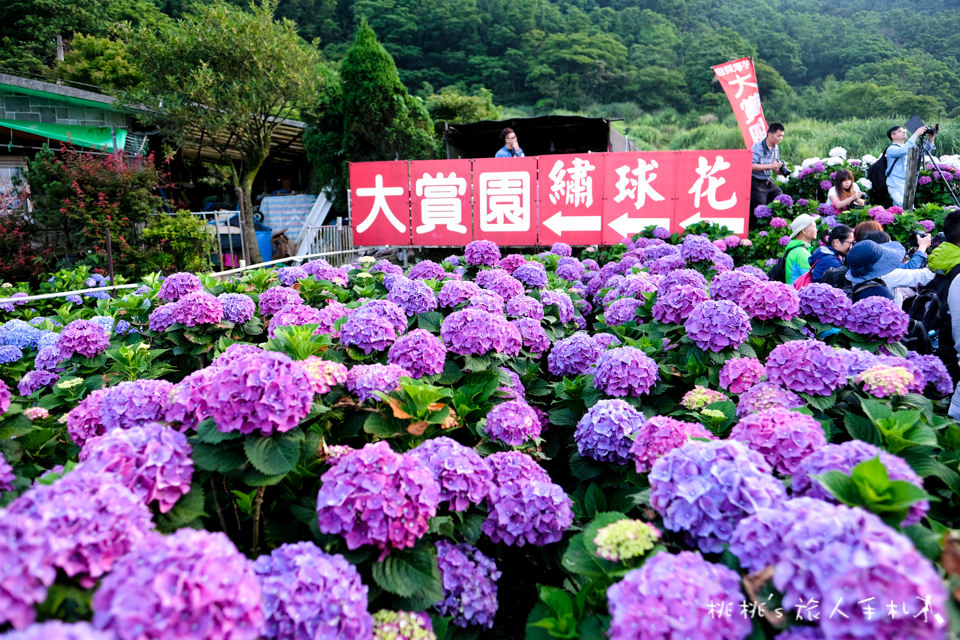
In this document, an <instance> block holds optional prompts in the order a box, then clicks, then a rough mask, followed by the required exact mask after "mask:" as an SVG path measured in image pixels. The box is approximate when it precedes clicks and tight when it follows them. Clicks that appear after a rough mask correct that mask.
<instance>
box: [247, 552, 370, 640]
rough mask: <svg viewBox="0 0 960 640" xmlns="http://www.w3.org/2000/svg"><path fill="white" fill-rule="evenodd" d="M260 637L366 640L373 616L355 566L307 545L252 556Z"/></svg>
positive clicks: (368, 636)
mask: <svg viewBox="0 0 960 640" xmlns="http://www.w3.org/2000/svg"><path fill="white" fill-rule="evenodd" d="M253 571H254V573H255V574H256V576H257V580H258V581H259V583H260V589H261V591H262V592H263V609H264V615H265V616H266V624H265V625H264V628H263V633H264V635H265V636H267V637H269V638H276V639H277V640H299V639H300V638H315V639H318V640H320V639H323V640H327V639H329V640H335V639H336V640H340V639H341V638H342V639H344V640H367V639H368V638H370V634H372V633H373V617H372V616H371V615H370V613H369V612H368V611H367V587H366V585H364V584H363V582H362V580H361V579H360V574H359V573H357V569H356V567H354V566H353V565H352V564H350V563H349V562H347V560H346V559H345V558H344V557H343V556H341V555H339V554H329V553H325V552H324V551H323V550H321V549H320V548H319V547H317V546H316V545H315V544H313V543H312V542H297V543H294V544H285V545H283V546H281V547H279V548H277V549H274V550H273V552H272V553H271V554H270V555H263V556H260V557H259V558H257V560H256V562H254V564H253Z"/></svg>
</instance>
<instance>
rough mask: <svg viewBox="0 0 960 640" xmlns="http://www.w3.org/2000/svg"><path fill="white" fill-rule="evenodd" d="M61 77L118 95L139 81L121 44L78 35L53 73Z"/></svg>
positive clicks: (107, 38) (81, 34)
mask: <svg viewBox="0 0 960 640" xmlns="http://www.w3.org/2000/svg"><path fill="white" fill-rule="evenodd" d="M54 73H56V75H57V76H58V77H61V78H64V79H65V80H70V81H72V82H80V83H83V84H86V85H93V86H96V87H99V88H100V89H102V90H103V91H109V92H115V91H120V90H123V89H125V88H127V87H131V86H133V85H135V84H137V82H139V81H140V76H139V73H138V72H137V68H136V67H135V66H134V65H133V64H132V63H131V61H130V58H129V56H128V55H127V46H126V43H124V42H123V41H122V40H116V39H112V38H109V37H105V36H97V35H92V34H91V35H86V34H83V33H78V34H76V35H74V37H73V39H72V40H71V41H70V49H69V50H68V51H67V52H66V53H65V55H64V58H63V61H62V62H58V63H57V66H56V67H55V69H54Z"/></svg>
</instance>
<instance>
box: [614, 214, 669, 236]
mask: <svg viewBox="0 0 960 640" xmlns="http://www.w3.org/2000/svg"><path fill="white" fill-rule="evenodd" d="M650 225H653V226H655V227H663V228H664V229H669V228H670V218H631V217H630V214H628V213H625V214H623V215H622V216H620V217H619V218H617V219H616V220H613V221H611V222H608V223H607V226H608V227H610V228H611V229H613V230H614V231H616V232H617V235H620V236H623V237H624V238H627V237H629V236H632V235H633V234H635V233H640V232H641V231H643V230H644V229H646V228H647V227H649V226H650Z"/></svg>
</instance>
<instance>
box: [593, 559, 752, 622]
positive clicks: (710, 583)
mask: <svg viewBox="0 0 960 640" xmlns="http://www.w3.org/2000/svg"><path fill="white" fill-rule="evenodd" d="M741 600H743V597H742V595H741V593H740V576H738V575H737V573H736V572H735V571H733V570H732V569H728V568H727V567H725V566H723V565H720V564H713V563H711V562H707V561H706V560H704V559H703V557H702V556H701V555H700V554H699V553H697V552H695V551H681V552H680V553H678V554H671V553H667V552H661V553H658V554H655V555H654V556H653V557H651V558H650V559H648V560H647V561H646V562H645V563H644V564H643V567H641V568H640V569H634V570H633V571H630V572H629V573H628V574H627V575H626V576H624V578H623V580H621V581H620V582H617V583H616V584H614V585H613V586H611V587H610V588H609V589H607V602H608V605H609V608H610V615H611V617H612V620H611V621H610V631H609V634H608V635H609V637H610V638H611V640H636V639H637V638H685V639H687V640H741V639H742V638H746V637H747V635H749V633H750V629H751V622H750V620H749V618H747V617H746V616H741V615H738V614H734V615H731V616H723V615H717V614H716V612H713V611H712V610H711V609H709V607H708V606H707V603H738V602H740V601H741ZM724 606H725V605H724ZM669 612H678V613H677V614H673V613H669ZM679 612H682V613H679Z"/></svg>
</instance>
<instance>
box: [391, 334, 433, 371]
mask: <svg viewBox="0 0 960 640" xmlns="http://www.w3.org/2000/svg"><path fill="white" fill-rule="evenodd" d="M446 358H447V348H446V347H444V346H443V343H442V342H441V341H440V338H438V337H436V336H435V335H433V334H432V333H430V332H429V331H425V330H423V329H414V330H413V331H410V332H409V333H407V334H406V335H404V336H401V337H399V338H397V341H396V342H394V343H393V345H392V346H391V347H390V350H389V351H388V352H387V362H389V363H390V364H394V365H398V366H399V367H401V368H402V369H404V370H406V371H407V375H409V376H410V377H411V378H422V377H423V376H430V375H436V374H439V373H442V372H443V365H444V362H445V361H446Z"/></svg>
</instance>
